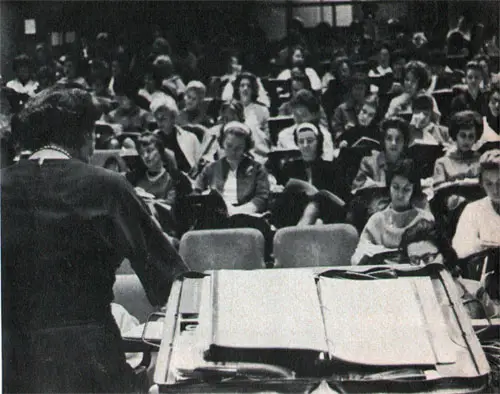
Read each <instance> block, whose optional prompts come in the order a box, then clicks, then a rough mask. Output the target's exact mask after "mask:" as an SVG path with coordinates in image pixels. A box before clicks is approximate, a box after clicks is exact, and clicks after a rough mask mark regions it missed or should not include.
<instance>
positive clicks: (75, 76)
mask: <svg viewBox="0 0 500 394" xmlns="http://www.w3.org/2000/svg"><path fill="white" fill-rule="evenodd" d="M63 72H64V77H62V78H61V79H60V80H59V81H57V83H58V84H59V85H68V86H69V85H78V86H79V87H81V88H82V89H88V88H89V85H88V83H87V81H86V80H85V78H84V77H82V76H81V75H80V63H79V61H78V59H77V58H76V57H74V56H71V55H66V56H64V65H63Z"/></svg>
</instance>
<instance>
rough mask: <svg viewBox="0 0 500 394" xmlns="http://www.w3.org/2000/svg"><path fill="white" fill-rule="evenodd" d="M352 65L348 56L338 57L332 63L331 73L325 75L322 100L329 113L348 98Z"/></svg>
mask: <svg viewBox="0 0 500 394" xmlns="http://www.w3.org/2000/svg"><path fill="white" fill-rule="evenodd" d="M351 75H352V65H351V62H350V61H349V58H347V57H346V56H339V57H336V58H335V59H334V60H333V61H332V64H331V73H327V74H325V76H324V77H323V79H324V82H323V96H322V98H321V101H322V103H323V106H324V107H325V111H326V112H327V113H332V112H333V111H334V110H335V108H337V107H338V106H339V105H340V104H342V102H343V101H345V100H346V99H347V96H348V94H349V91H350V89H351Z"/></svg>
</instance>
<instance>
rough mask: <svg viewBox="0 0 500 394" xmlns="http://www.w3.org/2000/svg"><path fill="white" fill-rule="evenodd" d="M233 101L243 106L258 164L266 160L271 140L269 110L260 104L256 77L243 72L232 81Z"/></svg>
mask: <svg viewBox="0 0 500 394" xmlns="http://www.w3.org/2000/svg"><path fill="white" fill-rule="evenodd" d="M233 85H234V94H233V99H235V100H238V101H240V102H241V104H243V108H244V113H245V124H246V125H247V126H248V127H250V129H251V131H252V133H253V140H254V141H255V144H254V149H253V152H252V154H253V155H254V156H255V159H256V160H257V161H258V162H259V163H263V162H265V161H266V160H267V154H268V153H269V151H270V149H271V138H270V136H269V125H268V120H269V110H268V109H267V107H266V106H264V105H262V104H260V103H259V102H258V101H257V99H258V97H259V85H258V83H257V77H256V76H255V75H254V74H252V73H249V72H244V73H242V74H240V75H238V77H237V78H236V80H235V81H234V84H233Z"/></svg>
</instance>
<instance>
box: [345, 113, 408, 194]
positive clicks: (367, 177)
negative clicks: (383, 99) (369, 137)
mask: <svg viewBox="0 0 500 394" xmlns="http://www.w3.org/2000/svg"><path fill="white" fill-rule="evenodd" d="M380 133H381V135H380V138H381V146H382V151H381V152H377V151H374V152H373V153H372V155H371V156H367V157H364V158H363V159H362V160H361V163H360V165H359V170H358V174H357V175H356V178H355V179H354V181H353V184H352V191H353V192H354V191H356V190H357V189H360V188H363V187H370V186H372V185H373V186H378V187H384V186H385V185H386V172H387V170H388V169H389V167H391V166H393V165H395V164H396V163H397V162H398V161H399V160H400V159H402V158H403V157H404V156H405V154H406V149H407V147H408V140H409V130H408V122H406V121H405V120H403V119H401V118H398V117H393V118H389V119H384V120H383V121H382V123H381V124H380Z"/></svg>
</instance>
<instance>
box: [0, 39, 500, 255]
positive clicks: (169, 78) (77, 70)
mask: <svg viewBox="0 0 500 394" xmlns="http://www.w3.org/2000/svg"><path fill="white" fill-rule="evenodd" d="M304 31H305V30H304V29H302V30H301V32H299V33H297V32H294V34H298V36H296V35H295V36H294V38H293V40H290V41H288V42H287V44H286V46H285V48H284V47H283V46H281V47H279V48H278V49H277V50H276V51H275V52H273V53H270V55H271V56H272V57H273V59H268V60H269V64H270V65H271V66H269V67H268V69H267V72H266V73H259V69H258V68H257V67H252V66H253V65H252V63H251V62H248V60H247V59H252V58H253V57H252V54H251V53H250V54H249V53H246V52H248V48H242V47H234V48H231V49H230V50H229V51H227V48H225V49H224V50H222V49H220V52H221V53H223V52H224V54H225V56H224V63H223V64H222V66H221V67H220V69H219V70H218V71H217V75H204V73H203V72H202V70H201V69H200V70H198V69H196V67H197V66H196V65H197V64H198V65H199V64H201V63H202V56H199V58H197V60H199V62H196V61H195V62H193V61H189V62H188V60H189V59H191V58H192V57H193V56H194V57H195V58H196V56H195V55H194V54H192V53H190V54H189V56H188V57H189V59H188V58H185V56H184V55H185V54H179V53H176V50H175V49H173V48H172V47H171V46H170V43H169V42H168V40H166V39H165V38H163V37H156V38H155V40H154V42H152V43H151V45H150V46H145V47H144V48H143V49H144V51H143V52H140V53H135V54H130V53H126V51H124V49H123V48H122V46H121V44H119V45H117V46H116V47H115V48H114V49H113V48H112V47H110V46H109V45H110V37H109V35H107V34H106V35H102V34H100V35H99V36H98V37H97V39H96V42H95V48H92V47H89V48H87V49H86V50H85V55H82V52H79V53H72V52H71V53H67V54H65V55H64V56H62V57H61V58H59V59H57V60H55V59H52V57H51V55H50V53H49V51H48V50H47V47H46V46H45V45H39V46H37V52H36V54H35V57H34V59H31V58H30V57H29V56H28V55H26V54H20V55H19V56H17V57H16V58H15V59H14V61H13V71H14V73H15V78H14V79H12V80H11V81H8V82H7V83H5V84H4V86H2V102H4V99H5V98H6V100H7V101H6V102H7V104H8V105H6V106H4V105H2V116H3V117H5V116H7V117H10V116H12V119H13V123H14V122H15V117H16V116H15V114H16V113H17V112H18V111H19V110H20V109H21V108H22V107H23V105H24V104H25V103H26V101H27V100H29V98H30V97H33V96H35V95H37V94H39V92H41V91H43V90H44V89H47V88H49V87H50V86H51V85H60V86H65V87H67V88H81V89H83V90H86V91H88V92H90V93H91V96H92V99H93V101H94V104H95V106H96V107H97V108H98V109H99V111H100V113H101V117H100V119H99V123H100V125H102V124H103V123H104V124H108V125H109V126H111V127H112V130H113V133H114V134H115V135H116V137H117V138H118V137H119V136H120V135H121V134H124V135H126V136H128V137H129V138H126V139H123V138H119V142H120V143H122V144H123V145H124V147H126V148H133V149H135V150H136V151H137V157H138V158H139V159H140V160H139V162H140V167H138V168H129V170H130V171H128V172H127V173H126V174H125V175H126V179H128V180H129V182H130V183H131V184H132V185H133V186H134V187H136V191H137V193H138V194H139V195H140V196H141V197H142V198H143V199H146V200H148V201H149V200H157V202H158V204H163V207H164V208H165V209H166V211H167V213H168V214H167V215H164V214H162V213H160V212H156V213H155V212H153V214H155V215H156V218H157V219H158V221H159V222H160V225H161V226H162V227H164V228H163V230H164V232H166V233H167V234H169V235H171V236H178V237H181V236H182V232H183V231H178V230H179V228H175V227H176V226H179V222H181V221H182V220H183V218H182V217H176V209H175V207H176V205H178V204H180V203H184V202H185V200H186V201H187V199H189V197H190V196H193V195H196V194H202V195H203V194H204V193H203V192H205V191H207V190H216V191H217V192H218V193H219V194H220V195H221V196H222V199H223V200H224V202H225V203H226V206H227V207H228V212H227V213H226V214H228V215H229V216H231V215H247V216H249V217H250V216H251V217H254V218H255V217H258V218H259V220H261V221H262V222H264V223H265V225H266V226H267V228H269V229H273V231H274V229H277V228H280V227H283V226H295V225H321V224H322V223H331V222H334V221H340V222H348V223H351V224H353V225H354V226H355V227H356V228H357V229H358V232H359V233H360V243H359V247H358V250H357V251H356V253H355V255H354V256H353V258H352V262H353V263H354V264H358V263H360V262H361V261H362V260H363V259H364V258H365V257H366V256H370V255H373V254H374V253H375V252H376V251H377V250H386V249H394V248H397V247H398V245H399V243H400V241H401V237H402V234H403V233H404V232H405V230H407V229H408V228H410V227H412V226H413V225H414V224H415V223H416V222H418V221H419V220H420V219H425V220H429V221H433V220H434V218H436V222H438V224H439V225H441V224H443V223H445V224H446V225H447V226H449V228H447V230H446V234H448V235H449V236H450V237H451V236H453V235H454V234H455V227H457V228H456V231H457V236H458V238H467V235H469V236H471V237H472V236H475V235H474V234H472V230H471V232H470V233H469V232H468V231H469V229H468V228H464V227H463V225H462V224H461V223H463V222H470V221H472V216H473V215H474V213H472V214H471V210H472V207H476V206H477V210H479V211H481V212H483V211H484V212H485V211H486V210H488V209H489V210H490V211H491V209H490V208H492V207H491V206H490V205H487V204H486V203H485V202H484V201H483V200H479V201H481V203H480V202H474V200H475V199H476V198H475V197H471V196H470V195H469V194H467V193H464V195H462V194H461V192H460V190H458V191H457V190H455V189H453V190H452V192H450V194H449V195H446V196H445V198H444V199H445V204H444V205H443V204H441V205H439V204H433V203H432V200H433V198H434V199H437V198H438V197H439V198H441V197H442V193H443V192H442V189H443V185H447V184H456V183H457V182H462V181H464V180H466V181H469V183H473V182H476V187H477V188H480V185H482V186H483V188H484V189H485V191H486V193H488V190H489V189H488V187H489V188H490V189H491V188H492V187H493V186H491V184H492V183H494V182H493V181H492V180H489V175H487V176H486V175H484V174H483V173H482V172H481V171H482V170H483V167H484V166H483V164H481V163H482V162H481V160H480V157H481V154H483V153H484V152H485V151H486V152H488V151H489V152H491V149H494V148H495V147H498V144H499V141H500V134H499V133H500V126H499V106H500V104H499V103H500V77H499V75H498V74H496V73H497V72H498V69H497V68H498V62H496V63H495V62H494V61H493V60H494V59H493V58H492V57H490V56H489V51H491V46H486V41H485V43H484V45H482V46H479V47H478V48H476V49H475V50H471V48H468V52H467V54H466V55H463V56H462V57H461V58H460V62H461V63H460V65H459V66H457V54H456V53H455V58H453V62H452V60H450V58H449V57H448V56H447V55H451V52H453V50H455V49H456V47H457V46H460V45H462V44H460V43H457V42H455V41H456V40H457V37H458V36H457V34H458V35H460V38H464V37H463V34H462V33H461V32H460V30H457V31H455V32H453V33H452V34H451V35H450V36H449V37H448V40H447V45H451V46H450V47H448V49H449V51H451V52H450V53H447V50H448V49H447V47H446V46H445V45H446V43H445V42H444V41H443V46H441V47H439V46H438V47H435V48H432V50H431V49H430V48H429V45H430V41H431V40H429V39H427V37H429V35H427V36H426V35H425V34H423V33H419V32H417V34H415V35H413V36H411V35H408V36H407V37H406V38H407V39H406V40H404V39H403V38H402V37H401V36H398V37H391V36H390V35H389V36H388V37H387V38H386V39H384V40H378V41H376V42H374V41H373V40H370V41H369V42H365V41H364V40H365V38H366V37H365V38H363V37H358V38H359V40H354V42H349V41H348V40H346V41H345V42H343V41H341V40H339V41H336V42H335V44H334V45H333V44H332V47H331V48H330V52H329V53H328V54H327V55H326V57H327V58H326V59H325V60H326V63H327V65H326V67H323V68H320V67H318V66H317V65H318V64H322V63H324V62H322V60H323V59H318V58H315V56H316V55H317V51H316V50H315V49H314V48H313V46H314V43H312V42H310V41H308V39H307V37H304V36H301V34H302V35H303V34H305V33H304ZM412 37H413V41H412ZM453 40H455V41H453ZM435 41H436V40H433V41H432V42H435ZM465 41H467V40H466V39H465ZM459 44H460V45H459ZM106 45H108V47H107V48H108V49H107V50H105V49H103V48H104V47H106ZM434 45H435V44H434ZM453 48H455V49H453ZM323 49H324V48H323ZM284 50H286V51H285V52H286V53H287V54H288V56H282V55H283V54H284V53H285V52H283V51H284ZM429 51H430V52H429ZM270 52H272V51H270ZM191 55H192V56H191ZM183 56H184V57H183ZM285 58H288V59H289V61H284V59H285ZM182 59H184V60H182ZM186 59H187V60H186ZM280 59H281V60H280ZM181 60H182V61H181ZM191 60H192V59H191ZM448 62H450V63H449V64H448ZM188 63H189V64H188ZM213 73H214V72H212V74H213ZM189 76H192V78H191V77H189ZM457 76H458V77H457ZM215 80H217V81H218V82H217V83H218V85H217V86H216V88H214V81H215ZM275 115H276V116H275ZM278 118H281V120H283V119H285V121H288V122H289V123H287V126H283V127H282V128H281V129H279V130H277V131H276V130H273V129H272V127H271V124H273V122H274V121H276V120H277V119H278ZM4 123H7V124H8V123H9V122H2V124H4ZM275 124H277V123H275ZM2 128H3V129H5V128H6V126H2ZM9 128H10V126H9ZM12 129H13V130H12V131H9V132H8V133H7V134H6V135H8V138H7V137H6V138H2V150H5V151H8V152H12V149H13V147H15V148H16V149H17V151H16V152H17V154H19V153H21V151H23V150H29V148H28V147H24V146H20V145H19V143H18V142H17V141H18V139H16V135H15V130H14V129H15V128H12ZM2 133H4V132H3V131H2ZM273 133H274V134H273ZM124 140H125V141H126V143H124V142H123V141H124ZM120 143H119V144H118V146H113V147H117V148H120ZM9 144H10V145H9ZM13 144H14V145H13ZM15 144H17V145H15ZM495 144H496V145H495ZM6 145H9V146H6ZM111 147H112V146H109V147H108V148H111ZM431 153H432V154H431ZM279 155H281V156H279ZM11 156H12V154H10V155H8V156H7V157H11ZM276 157H279V163H278V164H277V165H276V163H275V162H274V161H273V160H274V158H276ZM484 160H486V159H484ZM485 168H486V167H485ZM485 171H486V170H485ZM485 174H489V173H488V172H487V171H486V172H485ZM479 178H481V183H480V182H479V180H480V179H479ZM293 180H300V181H302V182H304V183H306V184H309V185H310V186H312V187H314V189H315V190H312V189H311V190H306V189H301V190H297V189H296V188H295V189H294V187H296V185H295V184H294V182H293ZM486 183H488V185H490V186H486ZM289 185H291V186H289ZM464 187H465V186H464ZM323 192H328V193H330V194H331V195H333V197H332V196H331V195H330V194H328V193H326V194H325V193H323ZM440 193H441V194H440ZM325 196H326V197H325ZM488 198H490V199H491V200H493V198H492V197H488ZM487 201H490V200H487ZM468 203H470V205H467V204H468ZM480 204H482V205H480ZM436 206H438V207H440V208H439V210H438V211H436V208H435V207H436ZM443 207H444V208H443ZM488 207H489V208H488ZM151 208H152V211H154V209H153V208H154V206H153V205H151ZM464 208H465V210H464V211H463V212H464V213H463V220H462V218H460V214H461V212H462V210H463V209H464ZM493 208H494V206H493ZM206 209H210V207H209V206H207V208H206ZM441 209H443V210H441ZM475 209H476V208H475ZM162 212H163V210H162ZM290 212H291V213H292V214H289V215H287V214H284V213H290ZM490 213H491V212H490ZM496 215H497V216H498V213H496ZM497 216H494V215H491V217H490V219H491V220H490V222H491V221H492V220H494V219H492V218H495V217H497ZM459 218H460V220H459ZM220 220H221V221H223V220H224V219H223V218H222V217H221V218H220ZM487 221H488V220H487ZM457 222H458V224H457ZM249 223H250V221H249ZM172 227H173V228H172ZM180 227H182V228H184V226H180ZM219 227H220V226H219ZM188 228H192V229H196V226H195V227H189V226H188ZM470 228H471V229H472V226H471V227H470ZM273 231H269V232H266V236H271V237H272V233H273ZM270 234H271V235H270ZM268 241H270V240H268ZM271 241H272V240H271ZM449 241H450V242H451V239H450V240H449ZM490 241H491V240H490ZM488 242H489V241H488ZM454 244H455V243H454ZM457 245H458V244H457ZM458 254H459V257H461V256H462V254H463V253H462V252H460V253H458Z"/></svg>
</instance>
